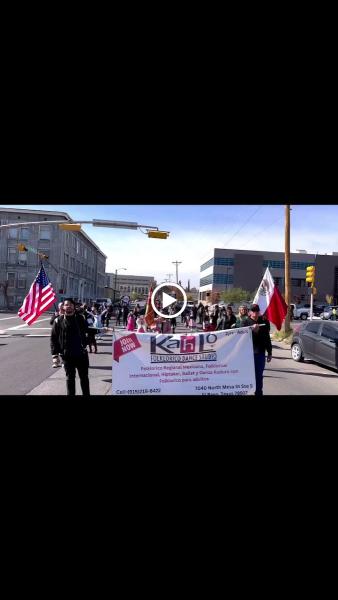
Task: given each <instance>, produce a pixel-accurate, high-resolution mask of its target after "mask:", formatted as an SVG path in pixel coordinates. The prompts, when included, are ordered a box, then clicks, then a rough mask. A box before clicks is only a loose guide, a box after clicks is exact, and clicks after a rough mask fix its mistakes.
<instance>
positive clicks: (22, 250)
mask: <svg viewBox="0 0 338 600" xmlns="http://www.w3.org/2000/svg"><path fill="white" fill-rule="evenodd" d="M18 250H19V252H28V249H27V248H26V246H25V244H18Z"/></svg>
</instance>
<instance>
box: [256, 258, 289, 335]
mask: <svg viewBox="0 0 338 600" xmlns="http://www.w3.org/2000/svg"><path fill="white" fill-rule="evenodd" d="M253 304H258V305H259V308H260V312H261V313H262V315H263V314H264V313H265V315H266V317H267V318H268V319H269V321H271V323H273V324H274V325H276V327H277V329H278V331H279V330H280V328H281V326H282V323H283V321H284V319H285V316H286V313H287V310H288V307H287V304H286V302H285V300H284V298H283V296H282V295H281V293H280V291H279V289H278V288H277V287H276V286H275V282H274V280H273V277H272V275H271V273H270V270H269V267H268V268H267V269H266V271H265V273H264V275H263V279H262V282H261V284H260V286H259V288H258V290H257V292H256V296H255V299H254V301H253Z"/></svg>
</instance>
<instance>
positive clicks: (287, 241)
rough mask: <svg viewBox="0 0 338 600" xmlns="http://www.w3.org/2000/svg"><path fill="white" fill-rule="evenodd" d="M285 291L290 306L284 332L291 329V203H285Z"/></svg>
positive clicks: (286, 300)
mask: <svg viewBox="0 0 338 600" xmlns="http://www.w3.org/2000/svg"><path fill="white" fill-rule="evenodd" d="M284 290H285V291H284V293H285V302H286V304H287V307H288V312H287V313H286V316H285V320H284V333H286V332H288V331H290V329H291V327H290V302H291V279H290V204H286V205H285V270H284Z"/></svg>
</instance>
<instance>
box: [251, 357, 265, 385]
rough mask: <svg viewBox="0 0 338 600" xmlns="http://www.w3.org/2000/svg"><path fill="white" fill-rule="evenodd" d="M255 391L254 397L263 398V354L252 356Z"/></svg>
mask: <svg viewBox="0 0 338 600" xmlns="http://www.w3.org/2000/svg"><path fill="white" fill-rule="evenodd" d="M254 360H255V376H256V391H255V396H263V371H264V369H265V352H264V353H263V352H260V353H259V354H254Z"/></svg>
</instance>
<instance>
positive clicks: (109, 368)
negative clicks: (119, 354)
mask: <svg viewBox="0 0 338 600" xmlns="http://www.w3.org/2000/svg"><path fill="white" fill-rule="evenodd" d="M89 368H90V369H105V370H106V371H111V366H110V367H101V366H100V365H98V366H94V365H89Z"/></svg>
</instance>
